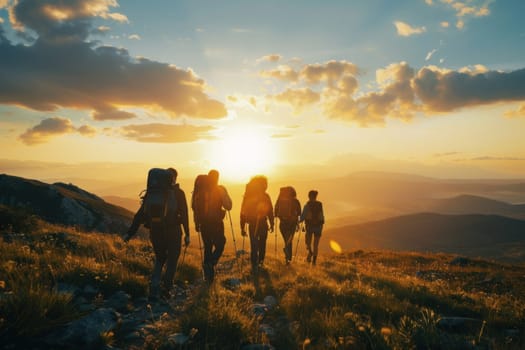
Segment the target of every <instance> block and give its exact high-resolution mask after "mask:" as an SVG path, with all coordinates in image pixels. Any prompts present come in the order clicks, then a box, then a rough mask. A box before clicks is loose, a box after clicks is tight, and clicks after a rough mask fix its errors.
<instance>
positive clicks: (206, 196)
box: [191, 174, 226, 228]
mask: <svg viewBox="0 0 525 350" xmlns="http://www.w3.org/2000/svg"><path fill="white" fill-rule="evenodd" d="M191 209H192V210H193V221H194V222H195V225H196V227H197V228H199V226H200V224H202V223H203V222H204V221H218V220H222V219H223V218H224V215H225V213H226V212H225V211H224V210H223V209H222V202H221V198H220V196H219V194H218V192H217V188H216V186H214V185H213V184H212V183H211V181H210V178H209V176H208V175H205V174H201V175H197V177H196V178H195V183H194V185H193V192H192V195H191Z"/></svg>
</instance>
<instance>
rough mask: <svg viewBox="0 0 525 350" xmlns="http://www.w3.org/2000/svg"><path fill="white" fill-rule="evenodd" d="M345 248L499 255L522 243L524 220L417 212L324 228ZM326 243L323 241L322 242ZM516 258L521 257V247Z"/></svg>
mask: <svg viewBox="0 0 525 350" xmlns="http://www.w3.org/2000/svg"><path fill="white" fill-rule="evenodd" d="M323 235H324V236H326V237H327V239H328V240H330V239H332V240H335V241H336V242H338V243H339V244H340V245H341V246H343V247H344V248H345V249H391V250H401V251H431V252H445V253H457V254H468V255H475V256H476V255H479V256H490V257H495V258H503V257H505V256H507V255H508V253H509V249H510V250H515V249H514V247H516V245H520V246H522V247H523V246H525V221H523V220H518V219H513V218H508V217H503V216H498V215H479V214H468V215H445V214H436V213H418V214H410V215H403V216H397V217H393V218H388V219H383V220H378V221H372V222H367V223H361V224H355V225H346V226H342V227H337V228H334V229H327V230H326V231H325V233H323ZM325 244H326V243H325ZM521 255H522V256H521V257H518V258H519V259H522V258H523V259H525V253H524V252H523V250H522V253H521Z"/></svg>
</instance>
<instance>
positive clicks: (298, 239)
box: [294, 231, 301, 260]
mask: <svg viewBox="0 0 525 350" xmlns="http://www.w3.org/2000/svg"><path fill="white" fill-rule="evenodd" d="M300 240H301V231H299V234H298V235H297V245H296V246H295V256H294V260H297V259H296V258H297V253H298V252H299V241H300Z"/></svg>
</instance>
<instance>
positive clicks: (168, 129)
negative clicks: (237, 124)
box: [119, 123, 215, 143]
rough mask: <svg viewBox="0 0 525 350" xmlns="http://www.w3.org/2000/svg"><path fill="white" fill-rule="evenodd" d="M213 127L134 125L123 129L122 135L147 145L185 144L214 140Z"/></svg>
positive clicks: (157, 124) (155, 124)
mask: <svg viewBox="0 0 525 350" xmlns="http://www.w3.org/2000/svg"><path fill="white" fill-rule="evenodd" d="M214 129H215V128H214V127H212V126H195V125H173V124H162V123H151V124H133V125H126V126H123V127H121V128H120V129H119V130H120V133H121V135H122V136H124V137H125V138H127V139H130V140H134V141H137V142H145V143H184V142H193V141H197V140H202V139H212V138H213V136H211V134H210V131H212V130H214Z"/></svg>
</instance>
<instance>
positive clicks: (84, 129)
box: [77, 125, 97, 136]
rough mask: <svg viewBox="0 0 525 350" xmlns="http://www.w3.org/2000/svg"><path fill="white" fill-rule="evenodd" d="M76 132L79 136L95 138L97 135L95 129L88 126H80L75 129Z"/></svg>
mask: <svg viewBox="0 0 525 350" xmlns="http://www.w3.org/2000/svg"><path fill="white" fill-rule="evenodd" d="M77 131H78V132H79V134H80V135H84V136H95V134H96V133H97V129H95V128H94V127H92V126H90V125H82V126H81V127H79V128H78V129H77Z"/></svg>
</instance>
